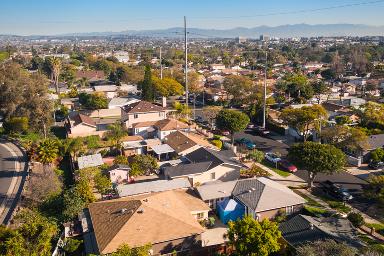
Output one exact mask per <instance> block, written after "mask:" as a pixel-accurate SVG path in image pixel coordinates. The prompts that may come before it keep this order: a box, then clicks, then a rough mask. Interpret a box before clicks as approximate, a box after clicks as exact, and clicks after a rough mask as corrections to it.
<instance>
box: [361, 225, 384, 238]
mask: <svg viewBox="0 0 384 256" xmlns="http://www.w3.org/2000/svg"><path fill="white" fill-rule="evenodd" d="M365 226H367V227H369V228H375V230H376V232H377V233H379V234H380V235H383V236H384V224H374V223H366V224H365Z"/></svg>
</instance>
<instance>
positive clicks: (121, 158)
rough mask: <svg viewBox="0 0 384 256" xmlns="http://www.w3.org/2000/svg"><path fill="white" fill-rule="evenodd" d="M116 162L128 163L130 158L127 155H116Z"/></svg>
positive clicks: (114, 161)
mask: <svg viewBox="0 0 384 256" xmlns="http://www.w3.org/2000/svg"><path fill="white" fill-rule="evenodd" d="M113 163H114V164H126V165H128V158H127V157H125V156H116V157H115V159H114V160H113Z"/></svg>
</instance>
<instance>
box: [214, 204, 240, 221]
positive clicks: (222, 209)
mask: <svg viewBox="0 0 384 256" xmlns="http://www.w3.org/2000/svg"><path fill="white" fill-rule="evenodd" d="M244 211H245V209H244V206H243V205H242V204H240V203H238V202H236V201H235V200H233V199H228V198H227V199H225V200H224V201H221V202H219V203H218V204H217V214H218V215H219V218H220V220H221V222H223V223H224V224H227V223H228V222H229V221H230V220H232V221H235V220H237V219H239V218H242V217H243V215H244Z"/></svg>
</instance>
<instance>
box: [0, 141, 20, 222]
mask: <svg viewBox="0 0 384 256" xmlns="http://www.w3.org/2000/svg"><path fill="white" fill-rule="evenodd" d="M26 168H27V164H26V156H25V155H24V153H23V152H22V151H21V150H20V149H19V148H18V147H17V146H16V145H15V144H13V143H10V142H7V141H4V140H0V224H2V223H3V224H7V223H8V221H9V219H10V217H11V215H12V212H13V210H14V208H15V205H16V202H17V199H18V198H19V195H20V193H21V190H22V185H23V181H24V178H25V176H26Z"/></svg>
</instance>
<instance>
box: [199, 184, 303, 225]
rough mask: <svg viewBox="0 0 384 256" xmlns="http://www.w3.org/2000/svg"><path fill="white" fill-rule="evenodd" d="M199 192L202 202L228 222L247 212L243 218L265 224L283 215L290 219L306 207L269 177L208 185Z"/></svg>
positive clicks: (294, 195)
mask: <svg viewBox="0 0 384 256" xmlns="http://www.w3.org/2000/svg"><path fill="white" fill-rule="evenodd" d="M196 190H197V192H198V194H199V196H200V198H201V199H202V200H203V201H204V202H205V203H207V205H208V206H210V207H211V208H212V209H216V210H217V209H219V216H226V217H225V218H226V219H225V220H227V221H228V219H227V218H229V219H232V218H236V217H238V216H241V214H240V213H239V209H243V213H242V214H247V215H251V216H253V217H254V218H255V219H258V220H263V219H266V218H268V219H273V218H275V217H276V216H278V215H279V214H282V213H285V214H287V215H290V214H293V213H296V212H299V211H300V210H301V209H302V207H303V204H304V203H305V200H304V199H303V198H301V197H300V196H298V195H297V194H295V193H294V192H293V191H292V190H290V189H289V188H287V187H286V186H284V185H281V184H279V183H277V182H275V181H273V180H270V179H268V178H265V177H260V178H250V179H243V180H237V181H229V182H223V183H212V184H206V185H202V186H199V187H197V188H196ZM229 199H233V200H234V202H233V201H230V200H229ZM228 204H229V205H230V206H229V207H228ZM237 204H240V205H239V206H237ZM220 211H222V212H221V214H220ZM231 211H235V212H234V213H232V212H231ZM232 220H236V219H232Z"/></svg>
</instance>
